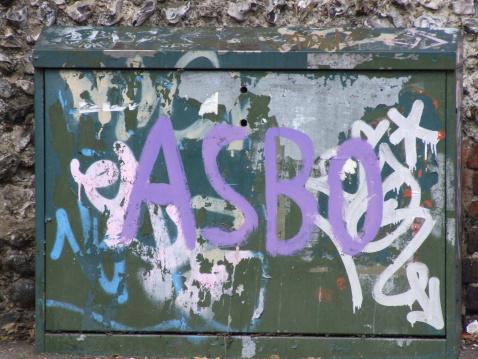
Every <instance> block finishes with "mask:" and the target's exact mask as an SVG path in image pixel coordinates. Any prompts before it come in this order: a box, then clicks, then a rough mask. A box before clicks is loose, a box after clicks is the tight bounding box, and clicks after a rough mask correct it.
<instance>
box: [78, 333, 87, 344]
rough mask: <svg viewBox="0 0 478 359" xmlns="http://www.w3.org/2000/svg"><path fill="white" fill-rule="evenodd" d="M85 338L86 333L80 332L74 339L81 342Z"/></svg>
mask: <svg viewBox="0 0 478 359" xmlns="http://www.w3.org/2000/svg"><path fill="white" fill-rule="evenodd" d="M85 339H86V335H84V334H81V335H80V336H79V337H78V338H76V340H78V341H79V342H82V341H84V340H85Z"/></svg>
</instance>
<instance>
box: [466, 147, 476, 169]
mask: <svg viewBox="0 0 478 359" xmlns="http://www.w3.org/2000/svg"><path fill="white" fill-rule="evenodd" d="M467 164H468V168H471V169H474V170H476V169H478V143H475V144H474V145H473V146H472V147H471V148H470V150H469V151H468V159H467Z"/></svg>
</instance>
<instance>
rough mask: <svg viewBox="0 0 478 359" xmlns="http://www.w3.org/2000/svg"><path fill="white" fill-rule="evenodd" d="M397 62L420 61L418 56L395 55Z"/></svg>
mask: <svg viewBox="0 0 478 359" xmlns="http://www.w3.org/2000/svg"><path fill="white" fill-rule="evenodd" d="M393 58H394V59H396V60H418V58H419V57H418V55H417V54H408V55H406V54H395V56H394V57H393Z"/></svg>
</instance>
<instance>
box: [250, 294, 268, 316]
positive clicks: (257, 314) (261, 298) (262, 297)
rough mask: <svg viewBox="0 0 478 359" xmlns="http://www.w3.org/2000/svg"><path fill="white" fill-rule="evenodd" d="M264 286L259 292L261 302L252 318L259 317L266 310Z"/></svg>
mask: <svg viewBox="0 0 478 359" xmlns="http://www.w3.org/2000/svg"><path fill="white" fill-rule="evenodd" d="M264 290H265V289H264V288H261V290H260V292H259V303H258V305H257V308H256V309H255V310H254V314H253V315H252V319H259V318H260V317H261V315H262V312H263V311H264Z"/></svg>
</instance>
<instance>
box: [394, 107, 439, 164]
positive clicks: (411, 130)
mask: <svg viewBox="0 0 478 359" xmlns="http://www.w3.org/2000/svg"><path fill="white" fill-rule="evenodd" d="M423 108H424V105H423V101H421V100H417V101H415V102H414V103H413V105H412V109H411V111H410V113H409V115H408V117H407V118H405V117H404V116H403V115H402V114H401V113H400V112H398V110H397V109H396V108H392V109H390V110H389V111H388V112H387V115H388V117H389V118H390V120H391V121H393V122H394V123H395V124H396V125H397V126H398V129H397V130H395V132H393V133H392V134H391V135H390V142H391V143H392V144H394V145H397V144H399V143H400V142H401V141H402V140H403V141H404V142H405V158H406V161H407V164H408V168H409V169H410V171H413V169H414V168H415V166H416V164H417V151H416V139H417V138H419V139H421V140H422V141H423V142H425V146H426V145H428V144H430V145H432V149H433V152H435V151H434V148H435V146H436V144H437V143H438V141H439V137H440V136H439V133H438V131H431V130H427V129H425V128H423V127H420V119H421V117H422V113H423ZM425 151H426V148H425ZM425 158H426V155H425Z"/></svg>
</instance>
